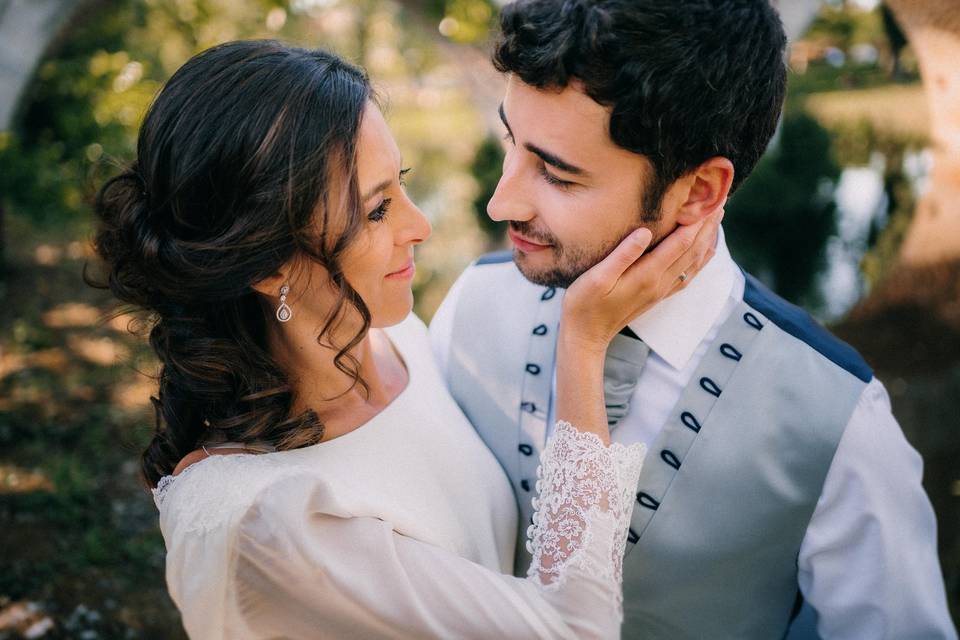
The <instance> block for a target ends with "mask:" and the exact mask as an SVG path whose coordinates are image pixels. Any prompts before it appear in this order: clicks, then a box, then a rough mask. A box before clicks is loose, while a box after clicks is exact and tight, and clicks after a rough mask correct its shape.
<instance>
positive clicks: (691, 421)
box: [680, 411, 700, 433]
mask: <svg viewBox="0 0 960 640" xmlns="http://www.w3.org/2000/svg"><path fill="white" fill-rule="evenodd" d="M680 422H682V423H683V424H684V425H686V426H687V427H689V428H691V429H693V431H694V432H695V433H700V422H698V421H697V419H696V418H695V417H694V415H693V414H692V413H690V412H689V411H684V412H683V413H681V414H680Z"/></svg>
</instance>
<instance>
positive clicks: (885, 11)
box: [880, 4, 907, 81]
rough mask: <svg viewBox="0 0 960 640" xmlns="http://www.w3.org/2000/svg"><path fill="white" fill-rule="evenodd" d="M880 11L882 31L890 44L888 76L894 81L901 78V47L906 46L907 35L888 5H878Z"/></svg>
mask: <svg viewBox="0 0 960 640" xmlns="http://www.w3.org/2000/svg"><path fill="white" fill-rule="evenodd" d="M880 11H881V13H882V15H883V32H884V34H886V36H887V42H888V43H889V45H890V57H891V58H892V60H891V67H890V77H891V78H892V79H893V80H895V81H897V80H901V79H902V77H903V65H902V63H901V61H900V57H901V55H902V54H903V49H904V48H905V47H906V46H907V36H906V34H904V33H903V30H902V29H900V25H899V24H897V18H896V16H894V15H893V11H891V10H890V7H888V6H887V5H885V4H884V5H880Z"/></svg>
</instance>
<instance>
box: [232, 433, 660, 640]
mask: <svg viewBox="0 0 960 640" xmlns="http://www.w3.org/2000/svg"><path fill="white" fill-rule="evenodd" d="M644 453H645V450H644V448H643V445H632V446H630V447H624V446H622V445H613V446H612V447H609V448H608V447H604V446H603V445H602V444H601V443H600V440H599V438H597V437H596V436H593V435H591V434H583V433H581V432H579V431H577V430H576V429H574V428H573V427H572V426H570V425H569V424H566V423H561V424H560V425H558V428H557V430H556V432H555V434H554V435H553V436H552V437H551V439H550V440H549V441H548V444H547V447H546V448H545V450H544V453H543V457H542V460H541V472H540V480H539V481H538V483H539V486H540V488H541V492H540V497H539V500H540V506H539V509H538V512H537V515H536V517H535V523H534V525H533V526H532V527H531V529H530V532H529V534H530V545H531V548H532V549H533V553H534V556H535V562H534V564H533V566H532V567H531V570H530V575H529V576H528V578H526V579H521V578H515V577H513V576H508V575H504V574H500V573H497V572H495V571H492V570H489V569H487V568H485V567H482V566H480V565H477V564H475V563H472V562H470V561H468V560H466V559H464V558H461V557H459V556H457V555H456V554H453V553H450V552H448V551H445V550H443V549H441V548H439V547H436V546H433V545H430V544H427V543H424V542H421V541H418V540H414V539H411V538H409V537H405V536H403V535H400V534H398V533H396V532H395V531H394V530H393V529H392V528H391V525H390V523H389V522H385V521H381V520H379V519H375V518H368V517H346V515H345V514H343V513H339V514H338V515H334V514H333V513H331V512H332V511H336V510H335V509H330V508H329V507H330V505H331V504H333V503H335V502H336V500H335V497H333V496H330V495H329V492H328V491H327V490H326V489H325V488H324V487H323V486H322V485H321V484H318V483H316V482H315V481H312V480H311V479H310V477H302V476H299V475H296V476H293V477H288V478H286V479H285V480H282V481H279V482H277V483H274V484H272V485H271V486H269V487H267V488H266V489H264V490H263V491H261V493H260V494H259V495H258V497H257V499H256V500H255V501H254V503H253V505H252V507H251V508H250V509H249V510H247V512H246V513H245V515H244V516H243V517H242V519H241V521H240V523H239V526H238V528H237V532H238V533H237V538H236V542H235V552H234V554H233V557H234V563H233V568H232V572H231V575H232V578H231V580H230V582H231V589H230V592H229V593H228V599H229V600H230V601H231V602H232V603H233V604H232V605H228V608H229V607H231V606H232V607H236V611H235V615H228V616H227V620H228V624H229V625H230V628H229V629H228V630H227V633H226V637H231V638H273V637H284V638H328V637H329V638H340V637H351V638H385V637H386V638H518V639H519V638H523V639H526V638H616V637H619V632H620V623H621V620H622V605H621V598H622V594H621V582H622V576H621V566H622V558H623V547H624V544H625V538H626V530H627V526H628V523H629V519H630V515H631V512H632V508H633V499H632V494H633V491H634V490H635V487H636V482H637V479H638V477H639V473H640V467H641V465H642V461H643V456H644Z"/></svg>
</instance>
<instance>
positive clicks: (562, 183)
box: [539, 162, 577, 191]
mask: <svg viewBox="0 0 960 640" xmlns="http://www.w3.org/2000/svg"><path fill="white" fill-rule="evenodd" d="M539 169H540V175H541V176H543V179H544V180H546V181H547V183H549V184H552V185H553V186H555V187H557V188H559V189H562V190H564V191H566V190H568V189H570V188H572V187H575V186H576V184H577V183H576V182H569V181H567V180H561V179H560V178H558V177H557V176H555V175H553V174H552V173H550V172H549V171H547V165H545V164H544V163H542V162H541V163H540V165H539Z"/></svg>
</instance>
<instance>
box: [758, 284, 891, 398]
mask: <svg viewBox="0 0 960 640" xmlns="http://www.w3.org/2000/svg"><path fill="white" fill-rule="evenodd" d="M744 276H745V286H744V292H743V301H744V302H745V303H746V304H747V306H749V307H751V308H752V309H754V310H756V311H758V312H759V313H760V314H762V315H763V316H764V317H765V318H766V319H767V320H769V321H770V322H772V323H773V324H774V325H776V326H777V327H778V328H780V329H781V330H782V331H783V332H785V333H787V334H789V335H790V336H793V338H795V339H797V340H799V341H800V342H802V343H804V344H805V345H806V346H807V347H809V348H811V349H813V350H814V351H816V352H817V353H819V354H820V355H821V356H823V357H824V358H826V359H827V360H828V361H830V362H832V363H833V364H834V365H835V366H837V367H839V368H841V369H843V370H844V371H846V372H847V373H849V374H850V375H852V376H854V377H856V378H858V379H860V380H862V381H863V382H870V380H872V379H873V370H872V369H871V368H870V365H868V364H867V362H866V360H864V359H863V356H861V355H860V354H859V353H858V352H857V351H856V349H854V348H853V347H851V346H850V345H849V344H847V343H846V342H844V341H843V340H841V339H840V338H838V337H836V336H835V335H833V334H832V333H830V332H829V331H828V330H827V329H826V328H824V326H823V325H821V324H820V323H819V322H817V320H815V319H814V318H813V317H812V316H811V315H810V314H809V313H807V312H806V311H805V310H803V309H802V308H800V307H798V306H796V305H794V304H792V303H790V302H787V301H786V300H784V299H783V298H781V297H780V296H778V295H777V294H775V293H774V292H773V291H771V290H770V289H768V288H767V287H766V286H764V285H763V283H761V282H760V281H759V280H758V279H757V278H755V277H753V276H752V275H750V274H748V273H745V274H744Z"/></svg>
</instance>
